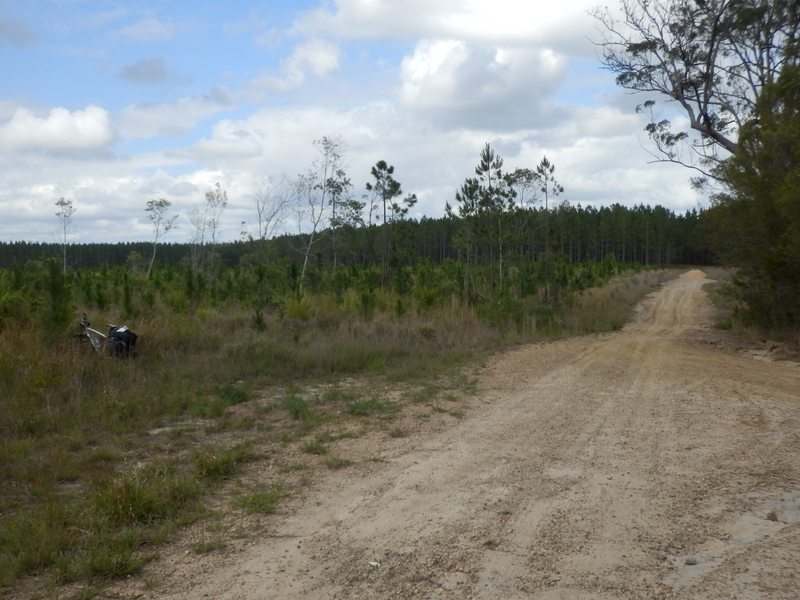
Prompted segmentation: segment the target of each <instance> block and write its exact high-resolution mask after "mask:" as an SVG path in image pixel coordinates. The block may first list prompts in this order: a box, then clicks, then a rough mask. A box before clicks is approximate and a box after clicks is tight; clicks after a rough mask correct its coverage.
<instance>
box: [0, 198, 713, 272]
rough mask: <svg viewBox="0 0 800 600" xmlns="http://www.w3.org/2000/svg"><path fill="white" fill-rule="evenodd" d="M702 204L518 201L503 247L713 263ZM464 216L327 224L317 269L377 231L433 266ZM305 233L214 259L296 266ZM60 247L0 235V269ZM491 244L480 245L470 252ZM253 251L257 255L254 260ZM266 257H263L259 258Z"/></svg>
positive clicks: (149, 245) (367, 246)
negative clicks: (703, 231) (680, 208)
mask: <svg viewBox="0 0 800 600" xmlns="http://www.w3.org/2000/svg"><path fill="white" fill-rule="evenodd" d="M702 215H703V211H702V210H701V211H698V210H696V209H693V210H687V211H686V212H684V213H676V212H673V211H672V210H671V209H668V208H665V207H663V206H661V205H655V206H653V207H650V206H649V205H644V204H640V205H636V206H633V207H626V206H623V205H620V204H613V205H610V206H603V207H599V208H595V207H592V206H587V207H582V206H581V205H580V204H579V205H577V206H571V205H569V204H567V203H563V204H561V205H559V206H556V207H554V208H551V209H549V210H547V209H544V208H520V209H518V210H517V211H515V212H514V213H513V214H510V215H508V216H507V217H506V219H507V228H508V230H509V232H510V233H509V234H508V236H507V244H506V247H507V252H510V253H513V254H514V255H516V257H517V258H528V259H529V260H531V261H536V260H537V259H539V258H540V255H542V254H544V253H545V242H544V239H545V236H544V229H545V228H547V229H548V230H549V240H548V242H547V244H548V246H549V251H550V252H551V253H553V255H554V258H558V259H559V260H563V261H566V262H569V263H572V264H575V263H580V262H583V261H584V260H593V261H597V262H599V261H602V260H603V259H604V258H605V257H606V256H607V255H613V256H614V258H615V260H617V261H620V262H623V263H637V264H640V265H643V266H668V265H682V264H687V265H688V264H691V265H716V264H719V261H718V259H717V257H716V256H715V255H714V253H713V252H712V251H711V250H710V249H709V247H708V244H707V243H706V242H705V240H704V239H702V237H701V236H699V235H698V234H697V233H696V230H697V226H698V223H699V222H700V221H701V219H702ZM466 221H467V219H464V218H460V217H439V218H429V217H422V218H420V219H419V220H416V219H404V220H402V221H395V222H394V223H386V224H379V225H375V224H373V225H364V226H359V227H350V226H347V227H340V228H337V229H336V230H332V229H330V228H329V229H326V230H324V231H323V232H322V236H321V239H320V241H319V243H318V245H317V246H316V247H315V253H314V260H315V262H316V263H317V265H318V266H324V265H331V264H333V263H334V262H335V263H337V264H339V265H344V266H349V265H351V264H356V265H370V264H380V263H381V262H382V261H383V260H385V258H386V257H385V256H383V254H384V253H386V252H387V251H386V249H385V246H383V244H384V242H383V240H384V238H386V237H387V236H390V237H391V238H392V239H391V246H392V251H393V253H394V254H395V255H396V256H395V258H394V259H393V260H394V261H397V260H402V261H403V262H405V263H408V264H413V263H414V262H416V261H417V260H419V259H425V260H428V261H430V262H433V263H435V264H441V263H442V262H444V261H445V260H447V259H451V260H454V261H457V260H458V259H459V244H458V236H459V233H460V232H461V231H462V230H463V229H464V226H465V224H466ZM308 235H309V234H306V233H298V234H288V233H285V234H282V235H279V236H276V237H273V238H271V239H265V240H254V239H248V240H244V239H242V240H234V241H225V242H219V243H218V244H216V245H215V247H214V252H215V254H216V255H217V256H218V258H219V260H220V261H221V263H222V264H223V265H225V266H227V267H236V266H238V265H239V264H240V263H241V262H242V261H246V262H252V261H253V260H268V261H285V262H287V263H289V264H292V263H293V264H299V263H301V262H302V261H303V258H304V257H303V249H304V248H305V246H306V245H307V240H308ZM67 248H68V249H67V265H68V267H69V268H73V269H81V268H96V267H100V266H103V265H107V266H120V265H128V266H129V267H131V268H132V269H133V270H137V269H138V268H141V267H143V268H145V269H146V262H147V260H146V259H147V257H149V256H150V255H151V254H152V253H153V241H152V240H149V241H148V240H142V241H127V242H85V243H80V242H77V243H69V244H68V247H67ZM62 252H63V245H62V244H61V243H58V242H36V241H11V242H6V241H0V268H6V269H7V268H11V267H13V266H14V265H21V264H24V263H26V262H28V261H31V260H41V259H45V258H59V259H60V257H61V255H62ZM193 252H196V248H195V244H193V243H192V242H189V241H187V242H170V241H159V242H158V245H157V256H156V261H157V262H159V263H161V264H163V265H167V266H181V265H187V266H188V265H190V264H191V261H192V258H191V257H192V254H193ZM488 252H490V249H488V248H482V249H481V248H479V249H478V254H488ZM257 257H259V258H257ZM267 257H268V258H267Z"/></svg>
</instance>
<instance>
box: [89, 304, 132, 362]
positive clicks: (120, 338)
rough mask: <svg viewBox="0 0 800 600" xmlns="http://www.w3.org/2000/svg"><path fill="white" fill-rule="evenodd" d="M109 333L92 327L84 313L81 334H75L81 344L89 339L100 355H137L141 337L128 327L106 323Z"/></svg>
mask: <svg viewBox="0 0 800 600" xmlns="http://www.w3.org/2000/svg"><path fill="white" fill-rule="evenodd" d="M106 327H108V333H107V334H106V333H102V332H101V331H98V330H97V329H93V328H92V327H91V323H89V319H88V318H87V317H86V313H83V318H82V319H81V322H80V328H81V332H80V333H77V334H75V337H76V338H77V339H78V341H79V342H83V340H84V339H88V340H89V342H90V343H91V345H92V348H94V349H95V350H96V351H97V353H98V354H110V355H112V356H128V357H132V356H134V355H135V353H136V340H137V338H138V337H139V336H138V335H136V334H135V333H133V332H132V331H131V330H130V329H128V328H127V326H125V325H123V326H122V327H117V326H116V325H111V324H110V323H106Z"/></svg>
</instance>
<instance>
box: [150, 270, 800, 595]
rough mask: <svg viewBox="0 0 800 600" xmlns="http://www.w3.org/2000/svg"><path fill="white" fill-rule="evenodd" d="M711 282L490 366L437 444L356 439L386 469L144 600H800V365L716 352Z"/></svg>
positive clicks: (361, 466)
mask: <svg viewBox="0 0 800 600" xmlns="http://www.w3.org/2000/svg"><path fill="white" fill-rule="evenodd" d="M704 282H705V276H704V275H703V273H701V272H699V271H690V272H689V273H687V274H684V275H683V276H681V277H680V278H679V279H677V280H674V281H671V282H669V283H667V284H665V286H664V287H663V288H662V289H661V290H660V291H658V292H656V293H655V294H653V295H652V296H651V297H649V298H648V299H647V300H646V302H645V303H644V304H643V306H642V307H641V310H640V312H639V314H638V316H637V318H636V320H635V321H634V322H633V323H631V324H630V325H628V326H627V327H626V328H625V329H624V330H623V331H621V332H617V333H613V334H608V335H602V336H593V337H584V338H580V339H573V340H568V341H563V342H558V343H552V344H539V345H531V346H525V347H522V348H519V349H517V350H515V351H513V352H509V353H506V354H503V355H501V356H498V357H496V358H494V359H492V361H491V362H490V364H488V365H487V366H486V368H485V369H483V374H482V375H481V377H480V380H479V385H478V393H477V394H476V396H475V397H474V399H473V401H472V405H471V407H470V408H469V409H468V410H467V411H466V414H465V416H464V417H463V418H462V419H460V420H456V419H453V421H454V423H453V424H450V425H449V426H448V427H443V428H441V430H439V431H432V432H430V433H429V434H427V435H424V436H423V435H412V436H410V437H408V438H400V439H395V438H392V437H390V436H388V435H386V433H385V432H384V433H383V434H382V435H381V436H377V434H376V435H373V436H368V437H367V438H365V439H360V440H345V441H343V442H342V443H344V444H350V445H351V446H349V447H347V448H349V450H350V451H352V452H353V453H356V454H357V453H358V452H359V448H360V449H361V451H363V453H366V454H365V455H371V456H373V457H374V456H379V457H380V459H381V460H378V461H376V460H372V461H368V460H364V461H358V462H357V464H356V465H354V466H352V467H350V468H348V469H344V470H341V471H335V472H329V473H326V474H324V475H323V476H322V479H321V480H320V481H318V482H316V483H315V485H314V488H313V491H312V492H311V493H310V494H309V495H308V497H306V498H305V499H304V500H303V502H302V503H301V504H300V505H298V506H296V507H294V508H293V509H292V510H291V511H289V514H287V515H284V516H282V517H280V518H279V519H277V521H276V523H277V524H276V526H275V529H274V530H272V531H271V532H270V533H271V535H270V537H263V538H260V539H257V540H251V541H250V542H247V543H246V544H243V545H242V547H241V548H239V549H238V550H236V551H234V552H232V553H231V554H229V555H228V556H226V557H222V558H220V557H216V558H214V557H207V558H203V559H191V560H189V559H187V560H186V561H182V560H181V558H180V557H178V558H176V559H175V560H173V561H172V563H168V564H170V570H171V572H170V574H168V575H165V576H164V577H163V578H162V579H161V580H160V581H159V582H157V585H156V587H155V588H148V589H144V590H142V592H141V595H142V596H144V597H154V598H169V599H175V600H178V599H180V600H184V599H190V598H191V599H197V598H204V597H208V598H215V599H230V600H232V599H267V598H276V599H277V598H308V599H332V598H371V599H372V598H482V599H498V598H541V599H565V600H566V599H588V598H592V599H617V598H699V599H705V598H720V599H722V598H726V599H728V598H747V599H758V598H770V599H775V598H798V597H800V561H799V560H798V559H799V558H800V455H799V454H798V450H799V449H800V427H799V426H800V368H798V366H797V365H796V364H795V363H788V362H774V361H773V362H770V361H766V360H758V359H757V358H754V357H752V356H747V355H745V354H743V353H741V352H734V351H732V350H726V349H721V348H718V347H716V346H715V345H714V344H712V343H709V341H708V339H709V338H708V335H710V334H709V333H708V327H709V319H710V317H709V315H710V307H709V305H708V302H707V299H706V296H705V293H704V292H703V291H702V284H703V283H704ZM359 445H360V446H359ZM365 445H371V447H370V448H369V449H368V450H367V449H365V448H366V446H365ZM343 448H345V447H343ZM347 448H345V450H342V451H339V453H340V454H341V453H342V452H343V451H346V450H347Z"/></svg>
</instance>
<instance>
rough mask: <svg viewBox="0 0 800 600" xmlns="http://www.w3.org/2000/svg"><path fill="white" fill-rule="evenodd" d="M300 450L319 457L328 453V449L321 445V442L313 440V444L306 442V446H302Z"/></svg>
mask: <svg viewBox="0 0 800 600" xmlns="http://www.w3.org/2000/svg"><path fill="white" fill-rule="evenodd" d="M302 450H303V452H305V453H306V454H317V455H321V454H327V453H328V447H327V446H326V445H325V444H323V443H322V442H319V441H317V440H314V441H313V442H308V443H306V444H303V447H302Z"/></svg>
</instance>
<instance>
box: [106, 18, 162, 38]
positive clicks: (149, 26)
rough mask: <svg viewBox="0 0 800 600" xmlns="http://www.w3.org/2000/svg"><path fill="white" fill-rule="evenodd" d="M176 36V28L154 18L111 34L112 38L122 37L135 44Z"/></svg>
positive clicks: (143, 20)
mask: <svg viewBox="0 0 800 600" xmlns="http://www.w3.org/2000/svg"><path fill="white" fill-rule="evenodd" d="M174 34H175V28H174V27H173V26H172V25H167V24H164V23H162V22H161V21H159V20H158V19H155V18H153V17H150V18H147V19H142V20H141V21H137V22H136V23H133V24H131V25H126V26H125V27H121V28H120V29H117V30H116V31H112V32H111V33H110V35H111V37H121V38H127V39H129V40H133V41H135V42H156V41H161V40H168V39H170V38H171V37H172V36H173V35H174Z"/></svg>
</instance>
